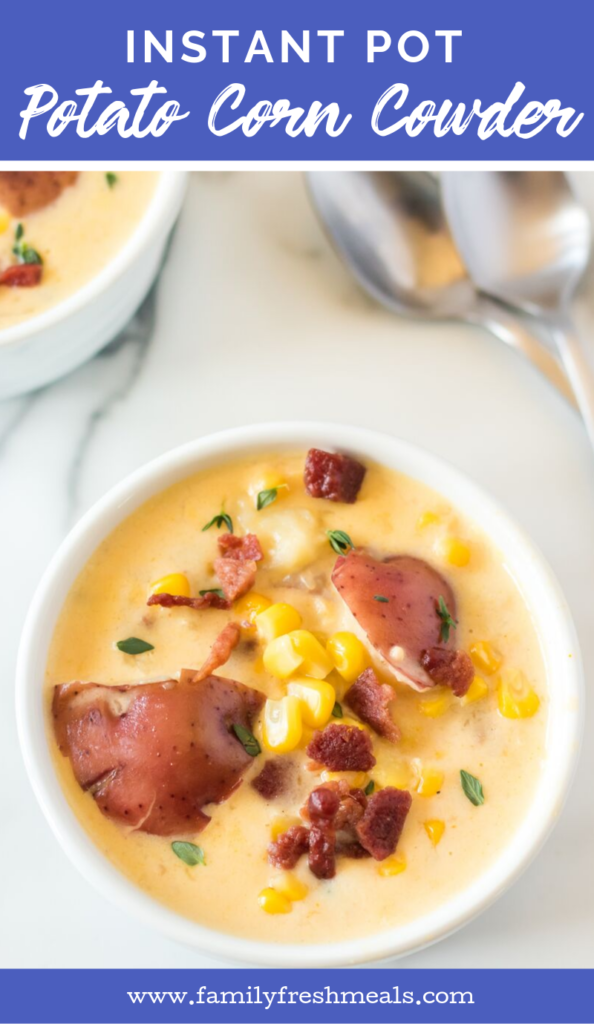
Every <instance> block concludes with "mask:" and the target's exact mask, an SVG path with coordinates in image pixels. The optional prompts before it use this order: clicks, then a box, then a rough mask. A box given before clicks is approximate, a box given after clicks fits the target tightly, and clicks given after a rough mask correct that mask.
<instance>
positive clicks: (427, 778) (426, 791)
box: [413, 761, 444, 796]
mask: <svg viewBox="0 0 594 1024" xmlns="http://www.w3.org/2000/svg"><path fill="white" fill-rule="evenodd" d="M413 771H414V788H415V789H416V791H417V793H418V794H419V796H435V794H436V793H439V791H440V789H441V787H442V786H443V779H444V775H443V772H440V771H438V770H437V769H436V768H430V767H429V766H428V765H423V764H421V763H420V761H414V762H413Z"/></svg>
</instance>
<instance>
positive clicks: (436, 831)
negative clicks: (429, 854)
mask: <svg viewBox="0 0 594 1024" xmlns="http://www.w3.org/2000/svg"><path fill="white" fill-rule="evenodd" d="M423 826H424V828H425V832H426V833H427V835H428V836H429V838H430V840H431V842H432V843H433V845H434V846H437V844H438V843H439V842H440V841H441V839H442V837H443V834H444V832H445V821H439V819H437V818H433V819H432V820H431V821H424V822H423Z"/></svg>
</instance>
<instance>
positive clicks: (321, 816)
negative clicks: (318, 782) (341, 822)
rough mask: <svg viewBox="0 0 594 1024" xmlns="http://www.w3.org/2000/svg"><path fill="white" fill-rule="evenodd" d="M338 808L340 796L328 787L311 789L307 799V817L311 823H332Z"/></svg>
mask: <svg viewBox="0 0 594 1024" xmlns="http://www.w3.org/2000/svg"><path fill="white" fill-rule="evenodd" d="M339 807H340V796H339V793H338V792H337V790H336V789H334V788H331V787H330V786H318V787H317V789H312V791H311V793H310V794H309V797H308V799H307V817H308V819H309V821H311V822H318V823H319V822H322V821H327V822H328V821H334V818H335V817H336V814H337V813H338V809H339Z"/></svg>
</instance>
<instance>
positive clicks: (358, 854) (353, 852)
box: [336, 838, 370, 860]
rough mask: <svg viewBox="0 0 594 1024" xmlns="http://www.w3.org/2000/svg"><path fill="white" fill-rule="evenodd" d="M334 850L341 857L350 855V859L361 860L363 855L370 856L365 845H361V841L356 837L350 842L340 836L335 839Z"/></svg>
mask: <svg viewBox="0 0 594 1024" xmlns="http://www.w3.org/2000/svg"><path fill="white" fill-rule="evenodd" d="M336 852H337V854H340V856H341V857H350V858H351V860H362V859H363V857H369V856H370V854H369V853H368V851H367V850H366V849H365V847H364V846H361V843H359V842H358V841H357V840H356V839H354V840H353V841H352V842H351V841H350V840H346V841H343V840H342V839H340V838H339V839H337V840H336Z"/></svg>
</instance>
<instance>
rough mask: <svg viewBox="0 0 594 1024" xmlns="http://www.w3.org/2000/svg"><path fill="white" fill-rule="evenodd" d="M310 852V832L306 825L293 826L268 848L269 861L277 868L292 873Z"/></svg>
mask: <svg viewBox="0 0 594 1024" xmlns="http://www.w3.org/2000/svg"><path fill="white" fill-rule="evenodd" d="M308 850H309V830H308V829H306V828H305V826H304V825H291V827H290V828H288V829H287V831H286V832H283V833H282V834H281V835H280V836H279V837H278V839H277V840H276V842H274V843H270V845H269V847H268V859H269V861H270V863H271V864H273V865H274V866H275V867H277V868H283V870H284V871H290V870H291V868H294V867H295V865H296V863H297V861H298V860H299V858H300V857H302V856H303V854H304V853H307V851H308Z"/></svg>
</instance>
